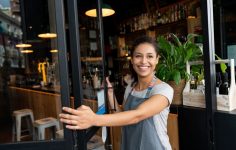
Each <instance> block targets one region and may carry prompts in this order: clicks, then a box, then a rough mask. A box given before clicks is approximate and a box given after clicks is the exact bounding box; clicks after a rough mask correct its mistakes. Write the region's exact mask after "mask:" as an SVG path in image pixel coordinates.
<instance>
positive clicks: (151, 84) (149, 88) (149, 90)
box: [144, 76, 157, 99]
mask: <svg viewBox="0 0 236 150" xmlns="http://www.w3.org/2000/svg"><path fill="white" fill-rule="evenodd" d="M156 81H157V77H156V76H154V77H153V79H152V82H151V83H150V84H149V86H148V89H147V93H146V95H145V97H144V98H145V99H148V98H149V94H150V92H151V90H152V88H153V86H154V85H155V84H156Z"/></svg>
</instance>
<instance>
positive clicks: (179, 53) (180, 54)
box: [156, 33, 202, 85]
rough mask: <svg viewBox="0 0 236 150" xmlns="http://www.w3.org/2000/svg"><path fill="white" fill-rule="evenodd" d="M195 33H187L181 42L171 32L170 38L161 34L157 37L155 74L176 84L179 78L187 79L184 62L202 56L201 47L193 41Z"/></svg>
mask: <svg viewBox="0 0 236 150" xmlns="http://www.w3.org/2000/svg"><path fill="white" fill-rule="evenodd" d="M196 36H198V35H197V34H188V35H187V39H186V40H185V41H184V42H181V41H180V39H179V38H178V37H177V36H176V35H175V34H173V33H171V34H170V37H171V38H170V40H167V39H165V38H164V37H163V36H159V37H158V38H157V41H158V44H159V52H160V56H161V58H160V62H159V64H158V66H157V70H156V73H157V76H158V78H160V79H161V80H163V81H175V83H176V84H177V85H178V84H179V83H180V80H181V79H185V80H188V79H189V74H188V73H187V71H186V62H187V61H193V60H199V59H201V57H202V52H201V49H200V48H199V46H198V45H196V44H195V43H193V42H192V41H193V38H195V37H196Z"/></svg>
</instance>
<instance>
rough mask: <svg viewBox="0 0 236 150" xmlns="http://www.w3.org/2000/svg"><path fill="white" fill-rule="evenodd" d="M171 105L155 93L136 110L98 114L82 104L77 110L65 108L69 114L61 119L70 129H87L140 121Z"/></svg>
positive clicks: (63, 115)
mask: <svg viewBox="0 0 236 150" xmlns="http://www.w3.org/2000/svg"><path fill="white" fill-rule="evenodd" d="M168 105H169V102H168V99H167V98H166V97H165V96H162V95H154V96H152V97H151V98H149V99H148V100H146V101H145V102H143V103H142V104H141V105H139V106H138V107H137V108H136V109H135V110H130V111H124V112H119V113H115V114H104V115H97V114H95V113H94V112H93V111H92V110H91V109H90V108H89V107H87V106H81V107H79V108H78V109H77V110H75V109H72V108H67V107H65V108H63V110H64V111H65V112H68V113H69V114H60V118H61V119H60V120H61V121H62V122H63V123H66V124H68V125H66V128H68V129H86V128H89V127H91V126H124V125H130V124H135V123H138V122H140V121H142V120H144V119H146V118H149V117H151V116H153V115H155V114H158V113H160V112H161V111H162V110H163V109H164V108H166V107H167V106H168Z"/></svg>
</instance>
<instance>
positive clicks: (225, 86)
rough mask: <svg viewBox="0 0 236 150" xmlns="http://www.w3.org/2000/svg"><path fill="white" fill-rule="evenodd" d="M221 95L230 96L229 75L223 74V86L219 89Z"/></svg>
mask: <svg viewBox="0 0 236 150" xmlns="http://www.w3.org/2000/svg"><path fill="white" fill-rule="evenodd" d="M219 93H220V94H222V95H228V93H229V79H228V73H227V72H225V73H223V80H222V84H221V85H220V87H219Z"/></svg>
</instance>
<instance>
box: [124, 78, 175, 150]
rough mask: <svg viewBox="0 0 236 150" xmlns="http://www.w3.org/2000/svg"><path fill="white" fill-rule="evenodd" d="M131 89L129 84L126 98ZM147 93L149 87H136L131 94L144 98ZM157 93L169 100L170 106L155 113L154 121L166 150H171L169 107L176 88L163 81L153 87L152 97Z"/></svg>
mask: <svg viewBox="0 0 236 150" xmlns="http://www.w3.org/2000/svg"><path fill="white" fill-rule="evenodd" d="M131 90H132V87H131V84H129V85H128V86H127V88H126V90H125V95H124V100H126V99H127V97H128V95H129V93H130V92H131ZM146 93H147V89H145V90H142V91H136V90H135V89H134V90H133V91H132V93H131V94H132V95H133V96H136V97H140V98H144V97H145V95H146ZM157 94H160V95H163V96H165V97H166V98H167V99H168V101H169V106H168V107H166V108H165V109H164V110H163V111H161V112H160V113H158V114H156V115H154V116H153V121H154V123H155V127H156V132H157V135H158V136H159V137H160V140H161V142H162V144H163V146H164V147H165V149H166V150H171V149H172V148H171V146H170V142H169V137H168V135H167V118H168V114H169V107H170V104H171V102H172V99H173V94H174V90H173V88H172V87H171V86H169V85H168V84H167V83H165V82H161V83H159V84H157V85H155V86H154V87H153V88H152V90H151V92H150V97H151V96H153V95H157ZM157 100H158V99H157Z"/></svg>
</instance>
